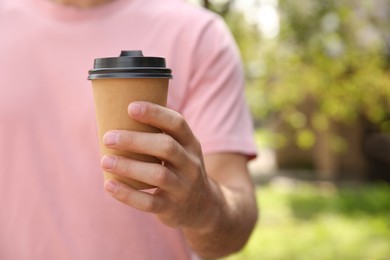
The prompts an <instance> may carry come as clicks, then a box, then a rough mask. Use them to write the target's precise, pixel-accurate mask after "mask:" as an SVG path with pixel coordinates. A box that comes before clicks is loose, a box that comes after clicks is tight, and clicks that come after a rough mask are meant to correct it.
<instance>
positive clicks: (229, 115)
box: [0, 0, 255, 260]
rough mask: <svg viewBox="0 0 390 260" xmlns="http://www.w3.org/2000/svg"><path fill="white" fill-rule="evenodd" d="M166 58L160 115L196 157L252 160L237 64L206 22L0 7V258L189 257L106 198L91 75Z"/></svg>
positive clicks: (182, 16) (134, 11) (153, 1)
mask: <svg viewBox="0 0 390 260" xmlns="http://www.w3.org/2000/svg"><path fill="white" fill-rule="evenodd" d="M137 49H140V50H143V52H144V54H145V55H146V56H160V57H165V58H166V60H167V65H168V67H170V68H172V70H173V74H174V79H173V80H171V81H170V92H169V98H168V106H169V107H171V108H173V109H175V110H177V111H179V112H180V113H182V114H183V115H184V116H185V118H186V119H187V120H188V122H189V124H190V125H191V127H192V129H193V131H194V132H195V133H196V135H197V137H198V139H199V140H200V142H201V144H202V148H203V151H204V153H205V154H209V153H216V152H239V153H243V154H246V155H248V156H249V157H253V156H254V155H255V146H254V142H253V139H252V124H251V118H250V115H249V113H248V109H247V106H246V105H245V102H244V96H243V86H244V84H243V73H242V68H241V64H240V61H239V56H238V52H237V49H236V47H235V45H234V44H233V41H232V38H231V36H230V34H229V33H228V32H227V30H226V27H225V25H224V24H223V23H222V22H221V20H220V19H219V18H218V17H216V16H215V15H213V14H211V13H209V12H206V11H205V10H202V9H200V8H195V7H193V6H191V5H190V4H187V3H185V2H184V1H181V0H164V1H160V0H146V1H145V0H116V1H115V2H113V3H110V4H107V5H103V6H100V7H96V8H93V9H89V10H78V9H75V8H71V7H65V6H60V5H56V4H54V3H51V2H50V1H47V0H1V1H0V93H1V94H0V206H1V211H0V259H2V260H11V259H12V260H23V259H56V260H61V259H72V260H74V259H76V260H78V259H83V260H84V259H87V260H92V259H93V260H99V259H117V260H119V259H189V258H190V257H191V254H192V253H191V250H190V249H189V248H188V246H187V245H186V243H185V241H184V239H183V236H182V234H181V232H180V231H179V230H175V229H172V228H169V227H166V226H164V225H162V224H161V223H160V222H159V221H158V220H157V219H156V218H155V216H154V215H151V214H146V213H142V212H139V211H137V210H135V209H132V208H130V207H127V206H125V205H123V204H121V203H119V202H117V201H115V200H114V199H112V198H111V197H109V196H107V195H106V194H105V192H104V190H103V178H102V174H101V168H100V156H99V148H98V140H97V133H96V122H95V115H94V104H93V99H92V93H91V86H90V82H89V81H87V79H86V78H87V74H88V70H89V69H91V68H92V65H93V60H94V58H95V57H103V56H117V55H119V52H120V50H137Z"/></svg>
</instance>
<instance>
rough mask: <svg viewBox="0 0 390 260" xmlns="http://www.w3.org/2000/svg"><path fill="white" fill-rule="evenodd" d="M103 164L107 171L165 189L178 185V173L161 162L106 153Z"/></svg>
mask: <svg viewBox="0 0 390 260" xmlns="http://www.w3.org/2000/svg"><path fill="white" fill-rule="evenodd" d="M101 166H102V168H103V169H104V170H105V171H107V172H110V173H113V174H115V175H118V176H121V177H125V178H129V179H133V180H137V181H140V182H143V183H147V184H149V185H151V186H155V187H159V188H161V189H163V190H167V189H170V188H172V187H175V186H178V184H177V182H178V177H177V175H176V174H175V173H173V172H172V171H171V170H170V169H168V168H166V167H165V166H163V165H161V164H156V163H146V162H140V161H137V160H132V159H128V158H125V157H121V156H113V155H105V156H103V157H102V160H101Z"/></svg>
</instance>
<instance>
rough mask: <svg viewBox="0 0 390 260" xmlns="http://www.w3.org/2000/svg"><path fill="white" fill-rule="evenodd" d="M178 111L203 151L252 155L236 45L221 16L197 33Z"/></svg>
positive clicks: (247, 110) (248, 120)
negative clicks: (185, 87) (186, 81)
mask: <svg viewBox="0 0 390 260" xmlns="http://www.w3.org/2000/svg"><path fill="white" fill-rule="evenodd" d="M192 55H193V57H192V61H193V64H192V68H193V70H192V73H191V78H190V84H189V88H188V93H187V97H186V105H185V106H184V109H183V111H182V113H183V115H184V117H185V118H186V119H187V121H188V122H189V124H190V126H191V127H192V129H193V131H194V133H195V134H196V136H197V138H198V139H199V141H200V143H201V145H202V149H203V153H204V154H210V153H218V152H234V153H241V154H245V155H247V156H248V157H249V158H254V157H255V156H256V146H255V142H254V135H253V121H252V117H251V115H250V112H249V109H248V106H247V104H246V101H245V92H244V86H245V80H244V73H243V68H242V63H241V59H240V55H239V52H238V48H237V46H236V44H235V42H234V40H233V37H232V36H231V34H230V32H229V30H228V29H227V27H226V25H225V24H224V22H223V21H222V19H219V18H217V17H216V18H215V19H213V20H212V21H211V22H209V23H208V24H207V26H205V27H204V28H203V30H202V33H201V34H200V35H199V37H198V41H197V44H196V48H195V50H194V52H193V54H192Z"/></svg>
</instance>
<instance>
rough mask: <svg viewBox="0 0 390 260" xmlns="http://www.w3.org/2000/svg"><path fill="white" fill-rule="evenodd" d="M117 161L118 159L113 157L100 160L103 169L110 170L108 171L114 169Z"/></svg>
mask: <svg viewBox="0 0 390 260" xmlns="http://www.w3.org/2000/svg"><path fill="white" fill-rule="evenodd" d="M117 160H118V158H117V157H115V156H111V155H105V156H103V158H102V161H101V165H102V167H103V168H104V169H107V170H110V169H113V168H114V167H115V164H116V161H117Z"/></svg>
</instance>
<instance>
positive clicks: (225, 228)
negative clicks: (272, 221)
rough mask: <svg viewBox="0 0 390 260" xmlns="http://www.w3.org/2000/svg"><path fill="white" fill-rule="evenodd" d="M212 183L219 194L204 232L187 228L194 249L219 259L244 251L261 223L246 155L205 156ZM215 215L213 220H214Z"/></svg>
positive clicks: (203, 254) (186, 235)
mask: <svg viewBox="0 0 390 260" xmlns="http://www.w3.org/2000/svg"><path fill="white" fill-rule="evenodd" d="M205 165H206V171H207V174H208V175H209V177H210V182H211V183H212V185H213V186H214V188H215V193H216V194H219V196H217V197H218V198H219V201H218V203H216V206H215V208H214V210H213V209H210V212H212V211H214V213H210V218H209V219H208V220H206V221H205V226H204V228H203V229H190V228H189V229H186V228H184V229H183V232H184V234H185V237H186V239H187V241H188V243H189V244H190V245H191V247H192V248H193V249H194V250H195V251H196V252H198V254H200V255H201V256H203V257H207V258H216V257H221V256H223V255H227V254H230V253H233V252H235V251H238V250H240V249H241V248H242V247H243V246H244V245H245V243H246V242H247V240H248V238H249V235H250V234H251V232H252V230H253V227H254V225H255V223H256V220H257V207H256V197H255V191H254V186H253V184H252V180H251V177H250V175H249V173H248V170H247V158H246V156H244V155H240V154H233V153H220V154H211V155H207V156H205ZM211 216H213V217H211Z"/></svg>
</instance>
